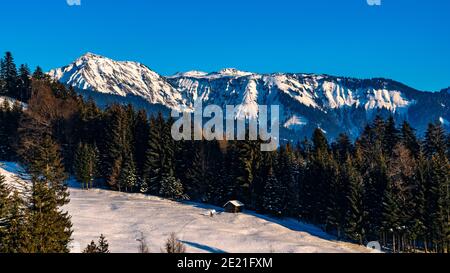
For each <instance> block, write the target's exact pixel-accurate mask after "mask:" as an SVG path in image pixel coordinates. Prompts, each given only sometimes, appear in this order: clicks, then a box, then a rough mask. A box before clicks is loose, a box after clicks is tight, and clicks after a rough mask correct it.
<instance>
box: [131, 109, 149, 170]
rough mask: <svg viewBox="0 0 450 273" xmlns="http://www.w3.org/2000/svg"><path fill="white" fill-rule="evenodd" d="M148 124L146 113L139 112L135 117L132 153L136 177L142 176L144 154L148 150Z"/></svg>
mask: <svg viewBox="0 0 450 273" xmlns="http://www.w3.org/2000/svg"><path fill="white" fill-rule="evenodd" d="M149 130H150V129H149V123H148V120H147V113H146V112H145V111H144V110H141V111H139V113H138V114H137V117H136V122H135V130H134V145H135V147H134V151H135V160H136V173H137V175H138V177H142V176H143V174H144V164H145V153H146V151H147V149H148V134H149Z"/></svg>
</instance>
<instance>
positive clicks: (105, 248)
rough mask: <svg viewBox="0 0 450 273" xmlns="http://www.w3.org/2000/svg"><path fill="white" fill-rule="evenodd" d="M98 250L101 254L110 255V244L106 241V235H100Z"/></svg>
mask: <svg viewBox="0 0 450 273" xmlns="http://www.w3.org/2000/svg"><path fill="white" fill-rule="evenodd" d="M98 250H99V252H100V253H109V244H108V240H106V237H105V235H103V234H102V235H100V238H99V239H98Z"/></svg>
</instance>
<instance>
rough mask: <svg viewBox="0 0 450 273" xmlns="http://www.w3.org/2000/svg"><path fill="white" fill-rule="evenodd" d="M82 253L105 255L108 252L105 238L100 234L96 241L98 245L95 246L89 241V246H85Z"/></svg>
mask: <svg viewBox="0 0 450 273" xmlns="http://www.w3.org/2000/svg"><path fill="white" fill-rule="evenodd" d="M83 253H85V254H106V253H110V252H109V244H108V241H107V240H106V237H105V236H104V235H103V234H102V235H100V238H99V239H98V244H96V243H95V242H94V241H91V243H90V244H88V245H87V246H86V248H85V249H84V250H83Z"/></svg>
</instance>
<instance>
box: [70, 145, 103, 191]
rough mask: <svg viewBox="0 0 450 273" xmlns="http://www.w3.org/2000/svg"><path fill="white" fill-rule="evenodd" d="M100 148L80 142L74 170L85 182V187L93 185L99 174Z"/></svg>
mask: <svg viewBox="0 0 450 273" xmlns="http://www.w3.org/2000/svg"><path fill="white" fill-rule="evenodd" d="M97 165H98V150H97V147H95V146H93V145H90V144H86V143H80V144H79V145H78V148H77V151H76V152H75V160H74V171H75V177H76V178H77V180H78V181H79V182H80V183H82V184H83V188H86V189H89V188H92V187H93V182H94V179H95V178H96V175H97Z"/></svg>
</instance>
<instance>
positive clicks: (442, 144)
mask: <svg viewBox="0 0 450 273" xmlns="http://www.w3.org/2000/svg"><path fill="white" fill-rule="evenodd" d="M447 145H448V144H447V136H446V134H445V130H444V128H443V127H442V124H440V123H436V124H429V125H428V129H427V131H426V133H425V141H424V151H425V154H426V155H427V156H428V157H429V158H431V157H432V156H433V155H435V154H439V155H446V154H447V149H448V146H447Z"/></svg>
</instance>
